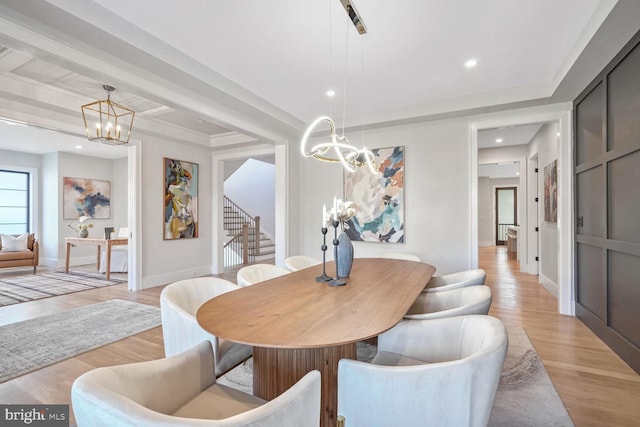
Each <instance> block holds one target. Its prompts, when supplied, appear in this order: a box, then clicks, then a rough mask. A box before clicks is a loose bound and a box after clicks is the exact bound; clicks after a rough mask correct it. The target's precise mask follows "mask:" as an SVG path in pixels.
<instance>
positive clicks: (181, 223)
mask: <svg viewBox="0 0 640 427" xmlns="http://www.w3.org/2000/svg"><path fill="white" fill-rule="evenodd" d="M163 233H164V236H163V238H164V239H165V240H175V239H186V238H191V237H198V164H197V163H191V162H185V161H182V160H175V159H168V158H166V157H165V158H164V231H163Z"/></svg>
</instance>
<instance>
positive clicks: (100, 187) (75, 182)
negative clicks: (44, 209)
mask: <svg viewBox="0 0 640 427" xmlns="http://www.w3.org/2000/svg"><path fill="white" fill-rule="evenodd" d="M81 216H88V217H90V218H95V219H107V218H110V217H111V182H110V181H103V180H99V179H87V178H70V177H66V176H65V177H63V178H62V217H63V218H64V219H73V218H79V217H81Z"/></svg>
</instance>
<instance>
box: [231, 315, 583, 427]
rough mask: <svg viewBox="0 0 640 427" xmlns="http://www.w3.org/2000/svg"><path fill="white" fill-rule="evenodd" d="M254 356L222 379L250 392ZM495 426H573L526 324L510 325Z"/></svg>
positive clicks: (361, 350) (362, 349)
mask: <svg viewBox="0 0 640 427" xmlns="http://www.w3.org/2000/svg"><path fill="white" fill-rule="evenodd" d="M375 353H376V348H375V346H372V345H370V344H364V343H358V350H357V355H358V356H357V357H358V360H362V361H365V362H368V361H370V360H371V359H373V356H374V355H375ZM252 368H253V363H252V359H249V360H247V361H246V362H245V363H243V364H242V365H240V366H238V367H236V368H234V369H233V370H231V371H230V372H228V373H227V374H226V375H224V376H223V377H221V378H219V379H218V382H219V383H221V384H225V385H227V386H230V387H234V388H237V389H239V390H242V391H244V392H246V393H251V392H252V391H253V378H252ZM489 426H492V427H513V426H519V427H520V426H522V427H525V426H526V427H550V426H557V427H565V426H566V427H571V426H573V422H572V421H571V418H570V417H569V414H568V413H567V410H566V408H565V407H564V404H563V403H562V400H561V399H560V396H559V395H558V392H557V391H556V389H555V387H554V386H553V383H552V382H551V379H550V378H549V375H548V374H547V371H546V370H545V369H544V366H543V365H542V362H541V361H540V359H539V358H538V355H537V353H536V351H535V350H534V348H533V346H532V345H531V341H529V337H528V336H527V333H526V332H525V330H524V329H523V328H522V327H519V326H517V327H509V349H508V351H507V357H506V359H505V363H504V366H503V369H502V375H501V377H500V384H499V385H498V392H497V393H496V399H495V402H494V405H493V410H492V411H491V418H490V420H489Z"/></svg>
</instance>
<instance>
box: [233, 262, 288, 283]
mask: <svg viewBox="0 0 640 427" xmlns="http://www.w3.org/2000/svg"><path fill="white" fill-rule="evenodd" d="M289 273H291V272H290V271H289V270H287V269H284V268H282V267H278V266H277V265H273V264H253V265H248V266H246V267H242V268H241V269H240V270H238V273H237V275H236V282H237V283H238V286H241V287H243V286H249V285H253V284H256V283H258V282H264V281H265V280H269V279H273V278H274V277H279V276H284V275H285V274H289Z"/></svg>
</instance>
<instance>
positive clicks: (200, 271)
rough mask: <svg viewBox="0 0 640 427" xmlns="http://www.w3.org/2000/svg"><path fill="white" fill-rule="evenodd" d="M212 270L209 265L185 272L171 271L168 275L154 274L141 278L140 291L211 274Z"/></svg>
mask: <svg viewBox="0 0 640 427" xmlns="http://www.w3.org/2000/svg"><path fill="white" fill-rule="evenodd" d="M212 271H213V268H212V267H211V266H210V265H207V266H200V267H194V268H189V269H186V270H179V271H172V272H170V273H163V274H156V275H155V276H147V277H143V278H142V289H148V288H153V287H155V286H161V285H166V284H168V283H173V282H177V281H178V280H185V279H192V278H194V277H201V276H206V275H209V274H211V272H212Z"/></svg>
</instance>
